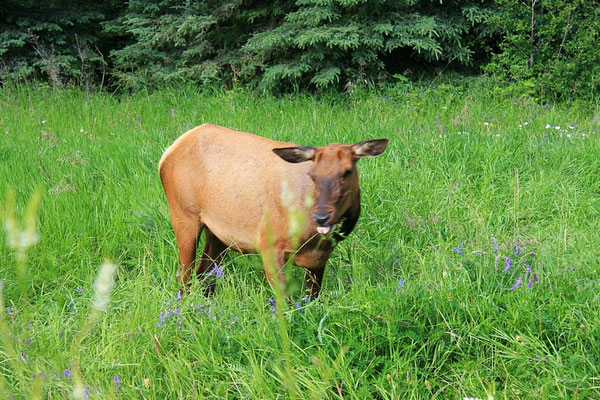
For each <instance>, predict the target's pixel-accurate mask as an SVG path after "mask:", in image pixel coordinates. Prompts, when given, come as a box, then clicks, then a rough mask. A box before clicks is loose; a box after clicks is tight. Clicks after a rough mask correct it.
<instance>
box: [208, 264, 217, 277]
mask: <svg viewBox="0 0 600 400" xmlns="http://www.w3.org/2000/svg"><path fill="white" fill-rule="evenodd" d="M218 269H219V266H218V265H217V263H214V264H213V268H212V269H211V270H210V272H209V273H208V274H209V275H212V274H214V273H215V272H217V270H218Z"/></svg>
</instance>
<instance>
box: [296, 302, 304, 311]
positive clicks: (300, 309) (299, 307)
mask: <svg viewBox="0 0 600 400" xmlns="http://www.w3.org/2000/svg"><path fill="white" fill-rule="evenodd" d="M296 308H297V309H298V311H300V312H301V313H303V312H304V308H302V307H301V306H300V304H299V303H296Z"/></svg>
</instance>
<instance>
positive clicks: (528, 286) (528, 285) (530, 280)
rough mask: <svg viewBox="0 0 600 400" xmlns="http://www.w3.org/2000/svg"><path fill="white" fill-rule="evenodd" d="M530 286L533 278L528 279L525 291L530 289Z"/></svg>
mask: <svg viewBox="0 0 600 400" xmlns="http://www.w3.org/2000/svg"><path fill="white" fill-rule="evenodd" d="M532 284H533V278H530V279H529V283H528V284H527V289H531V285H532Z"/></svg>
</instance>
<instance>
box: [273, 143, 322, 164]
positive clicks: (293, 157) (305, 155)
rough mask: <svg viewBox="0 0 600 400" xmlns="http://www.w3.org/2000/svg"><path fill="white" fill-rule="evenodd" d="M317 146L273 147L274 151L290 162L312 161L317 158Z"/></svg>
mask: <svg viewBox="0 0 600 400" xmlns="http://www.w3.org/2000/svg"><path fill="white" fill-rule="evenodd" d="M316 150H317V149H316V148H315V147H307V146H297V147H281V148H278V149H273V153H275V154H277V155H278V156H279V157H281V158H282V159H284V160H285V161H287V162H290V163H299V162H303V161H312V160H313V159H314V158H315V152H316Z"/></svg>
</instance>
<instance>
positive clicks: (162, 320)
mask: <svg viewBox="0 0 600 400" xmlns="http://www.w3.org/2000/svg"><path fill="white" fill-rule="evenodd" d="M158 319H160V323H161V324H163V325H164V324H165V316H164V315H163V313H159V314H158Z"/></svg>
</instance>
